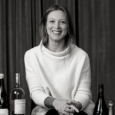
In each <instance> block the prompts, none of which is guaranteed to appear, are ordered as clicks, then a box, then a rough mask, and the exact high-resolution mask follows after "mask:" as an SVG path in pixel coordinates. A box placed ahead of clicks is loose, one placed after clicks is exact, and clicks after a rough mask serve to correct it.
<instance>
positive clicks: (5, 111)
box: [0, 109, 8, 115]
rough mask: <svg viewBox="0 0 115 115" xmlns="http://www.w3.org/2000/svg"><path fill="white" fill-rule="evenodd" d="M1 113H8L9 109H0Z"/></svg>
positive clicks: (2, 114) (5, 114)
mask: <svg viewBox="0 0 115 115" xmlns="http://www.w3.org/2000/svg"><path fill="white" fill-rule="evenodd" d="M0 115H8V109H0Z"/></svg>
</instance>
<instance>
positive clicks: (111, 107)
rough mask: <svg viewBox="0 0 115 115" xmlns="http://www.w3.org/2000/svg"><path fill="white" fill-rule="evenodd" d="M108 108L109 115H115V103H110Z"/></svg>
mask: <svg viewBox="0 0 115 115" xmlns="http://www.w3.org/2000/svg"><path fill="white" fill-rule="evenodd" d="M108 107H109V114H108V115H114V108H113V107H114V101H113V100H110V101H108Z"/></svg>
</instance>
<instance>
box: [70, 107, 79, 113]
mask: <svg viewBox="0 0 115 115" xmlns="http://www.w3.org/2000/svg"><path fill="white" fill-rule="evenodd" d="M70 106H71V108H72V109H74V110H75V111H76V112H77V113H78V112H79V110H78V109H77V108H76V107H75V106H74V105H70Z"/></svg>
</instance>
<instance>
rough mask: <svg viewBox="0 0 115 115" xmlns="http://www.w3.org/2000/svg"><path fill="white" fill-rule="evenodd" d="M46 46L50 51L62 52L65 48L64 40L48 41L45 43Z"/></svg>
mask: <svg viewBox="0 0 115 115" xmlns="http://www.w3.org/2000/svg"><path fill="white" fill-rule="evenodd" d="M46 47H47V48H48V49H49V50H50V51H52V52H62V51H64V50H65V48H66V46H65V42H64V40H63V41H61V42H59V41H53V42H50V41H48V43H47V44H46Z"/></svg>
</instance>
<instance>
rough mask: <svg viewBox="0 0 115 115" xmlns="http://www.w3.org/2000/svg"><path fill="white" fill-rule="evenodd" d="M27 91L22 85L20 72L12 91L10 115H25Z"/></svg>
mask: <svg viewBox="0 0 115 115" xmlns="http://www.w3.org/2000/svg"><path fill="white" fill-rule="evenodd" d="M25 108H26V100H25V91H24V90H23V89H22V88H21V87H20V74H19V73H16V84H15V87H14V88H13V90H12V91H11V93H10V115H25Z"/></svg>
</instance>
